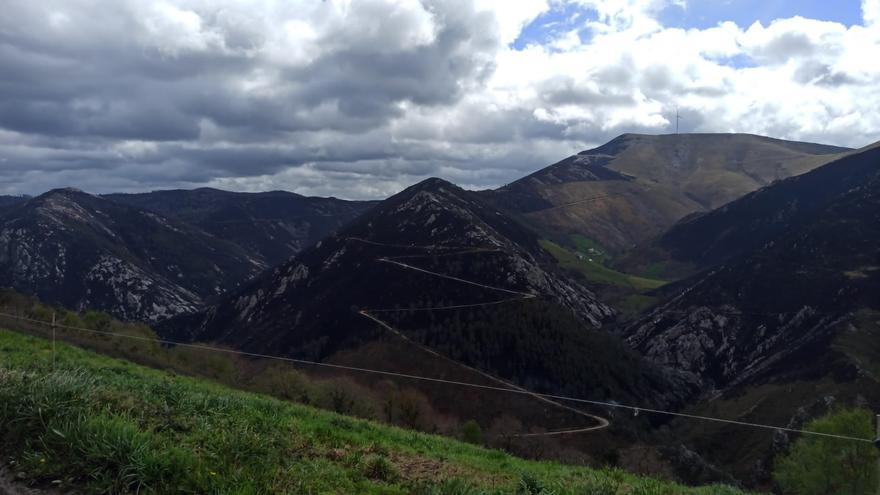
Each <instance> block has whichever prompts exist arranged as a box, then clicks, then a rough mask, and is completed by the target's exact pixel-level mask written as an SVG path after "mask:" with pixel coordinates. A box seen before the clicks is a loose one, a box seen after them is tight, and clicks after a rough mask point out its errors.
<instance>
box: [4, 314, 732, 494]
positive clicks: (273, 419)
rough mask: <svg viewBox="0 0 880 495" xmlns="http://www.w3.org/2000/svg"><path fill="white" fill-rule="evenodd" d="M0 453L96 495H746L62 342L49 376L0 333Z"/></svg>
mask: <svg viewBox="0 0 880 495" xmlns="http://www.w3.org/2000/svg"><path fill="white" fill-rule="evenodd" d="M0 452H3V454H4V456H5V458H4V459H2V461H3V462H7V461H10V460H12V461H14V462H15V470H16V472H20V473H23V475H24V476H25V477H26V478H27V479H30V480H32V481H35V482H37V483H40V482H43V483H50V482H51V481H53V480H60V482H61V484H62V488H63V489H67V490H76V491H78V492H79V491H85V492H94V493H125V492H136V491H139V492H142V493H383V494H398V493H399V494H403V493H425V494H428V493H436V494H444V493H448V494H453V493H454V494H469V493H523V494H537V493H545V494H549V493H555V494H568V493H571V494H574V493H578V494H582V493H596V494H645V495H647V494H737V493H740V492H738V491H736V490H733V489H730V488H727V487H720V486H719V487H704V488H694V489H690V488H684V487H681V486H677V485H673V484H670V483H665V482H659V481H655V480H650V479H640V478H636V477H633V476H630V475H627V474H624V473H622V472H620V471H613V470H589V469H584V468H578V467H572V466H564V465H560V464H556V463H550V462H533V461H525V460H521V459H517V458H515V457H512V456H509V455H507V454H505V453H503V452H500V451H492V450H487V449H484V448H480V447H476V446H472V445H470V444H466V443H462V442H458V441H455V440H451V439H447V438H443V437H438V436H433V435H427V434H422V433H416V432H412V431H408V430H404V429H400V428H395V427H389V426H382V425H379V424H376V423H372V422H369V421H364V420H358V419H353V418H350V417H346V416H341V415H337V414H334V413H330V412H324V411H319V410H317V409H313V408H309V407H306V406H302V405H296V404H291V403H287V402H283V401H279V400H276V399H272V398H268V397H265V396H261V395H257V394H251V393H246V392H240V391H235V390H232V389H229V388H225V387H223V386H220V385H217V384H213V383H209V382H205V381H199V380H196V379H193V378H187V377H181V376H177V375H174V374H170V373H167V372H162V371H158V370H154V369H150V368H144V367H141V366H137V365H134V364H132V363H129V362H126V361H122V360H117V359H112V358H108V357H105V356H101V355H98V354H94V353H91V352H88V351H84V350H81V349H79V348H76V347H71V346H68V345H65V344H58V346H57V361H56V364H55V366H54V368H53V365H52V351H51V343H50V342H48V341H46V340H42V339H39V338H35V337H30V336H24V335H21V334H17V333H13V332H9V331H5V330H0ZM542 487H543V488H542ZM542 490H543V491H542Z"/></svg>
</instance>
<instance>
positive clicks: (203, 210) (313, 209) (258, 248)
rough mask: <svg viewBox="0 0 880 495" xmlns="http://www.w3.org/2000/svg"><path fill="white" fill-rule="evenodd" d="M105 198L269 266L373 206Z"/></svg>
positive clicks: (261, 198) (230, 198) (215, 196)
mask: <svg viewBox="0 0 880 495" xmlns="http://www.w3.org/2000/svg"><path fill="white" fill-rule="evenodd" d="M105 197H107V198H109V199H112V200H113V201H116V202H120V203H125V204H129V205H133V206H137V207H139V208H143V209H146V210H151V211H155V212H157V213H161V214H163V215H166V216H170V217H175V218H177V219H179V220H182V221H184V222H187V223H189V224H192V225H195V226H197V227H199V228H200V229H202V230H204V231H205V232H208V233H211V234H213V235H215V236H217V237H218V238H220V239H226V240H228V241H232V242H234V243H236V244H238V245H239V246H241V247H242V248H243V249H245V250H247V251H248V253H250V254H251V255H252V256H256V257H259V258H261V259H262V261H263V262H264V263H265V264H266V265H269V266H274V265H277V264H279V263H282V262H284V261H286V260H287V259H288V258H290V257H291V256H293V255H295V254H296V253H298V252H300V251H302V250H303V249H304V248H306V247H308V246H311V245H313V244H314V243H316V242H318V241H319V240H321V239H323V238H324V237H326V236H328V235H330V234H332V233H333V232H335V231H337V230H338V229H339V228H341V227H342V226H343V225H345V224H346V223H348V222H350V221H351V220H353V219H354V218H356V217H357V216H358V215H360V214H362V213H363V212H365V211H366V210H368V209H369V208H371V207H372V206H373V205H374V204H375V202H374V201H344V200H341V199H336V198H315V197H306V196H301V195H299V194H294V193H290V192H286V191H271V192H262V193H239V192H230V191H221V190H218V189H210V188H202V189H194V190H182V189H179V190H170V191H153V192H149V193H139V194H110V195H107V196H105Z"/></svg>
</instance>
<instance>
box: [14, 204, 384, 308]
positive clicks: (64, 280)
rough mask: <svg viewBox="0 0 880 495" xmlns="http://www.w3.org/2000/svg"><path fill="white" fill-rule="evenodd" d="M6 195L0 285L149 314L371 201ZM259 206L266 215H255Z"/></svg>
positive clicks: (192, 297) (190, 304)
mask: <svg viewBox="0 0 880 495" xmlns="http://www.w3.org/2000/svg"><path fill="white" fill-rule="evenodd" d="M3 203H4V204H5V206H3V207H2V208H0V284H3V285H4V286H7V287H11V288H15V289H17V290H19V291H22V292H26V293H29V294H34V295H37V296H39V297H40V298H41V299H43V300H44V301H46V302H51V303H58V304H62V305H64V306H67V307H71V308H77V309H86V308H89V309H97V310H101V311H106V312H108V313H110V314H112V315H114V316H116V317H118V318H122V319H125V320H141V321H148V322H155V321H158V320H162V319H165V318H169V317H171V316H174V315H177V314H180V313H185V312H192V311H195V310H197V309H199V308H200V307H201V306H202V305H203V304H204V303H205V302H206V301H208V300H210V299H211V298H214V297H216V296H219V295H220V294H223V293H225V292H227V291H229V290H232V289H234V288H236V287H238V286H240V285H241V284H243V283H244V282H246V281H247V280H248V279H250V278H251V277H253V276H255V275H257V274H258V273H260V272H261V271H263V270H264V269H266V268H268V267H270V266H273V265H274V264H276V263H278V262H280V260H282V259H286V258H287V257H290V256H292V255H293V254H295V253H296V252H298V251H299V250H300V249H302V248H303V247H305V246H308V245H309V244H310V243H313V242H315V241H316V240H317V238H319V237H320V236H322V235H324V234H325V233H327V232H331V231H332V230H333V229H334V228H335V227H336V226H338V225H341V224H343V223H344V222H345V221H346V219H350V218H351V217H353V216H355V215H357V214H358V213H359V212H361V211H363V210H365V209H367V208H369V207H370V206H371V204H372V203H369V202H348V201H341V200H335V199H324V198H305V197H302V196H299V195H295V194H291V193H261V194H240V193H226V192H223V191H215V190H195V191H167V192H156V193H145V194H139V195H109V196H96V195H92V194H88V193H85V192H82V191H79V190H75V189H57V190H52V191H49V192H47V193H45V194H42V195H40V196H37V197H35V198H27V197H11V198H9V200H8V201H4V202H3ZM264 214H266V215H269V214H271V215H272V217H271V219H270V220H268V221H265V222H264V221H261V220H263V219H264V217H262V216H261V215H264ZM220 218H223V219H228V220H223V221H220V220H217V219H220ZM324 218H327V219H329V220H323V219H324ZM316 219H319V220H320V221H316ZM224 222H226V223H224ZM230 230H233V231H235V232H237V233H234V234H233V233H231V232H230Z"/></svg>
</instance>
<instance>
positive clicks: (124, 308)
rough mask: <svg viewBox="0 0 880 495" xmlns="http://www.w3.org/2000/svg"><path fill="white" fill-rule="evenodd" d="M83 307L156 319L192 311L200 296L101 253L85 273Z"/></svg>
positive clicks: (126, 315) (129, 316)
mask: <svg viewBox="0 0 880 495" xmlns="http://www.w3.org/2000/svg"><path fill="white" fill-rule="evenodd" d="M85 283H86V287H87V293H88V294H89V296H88V297H87V298H86V299H84V300H83V301H82V306H83V307H94V306H100V307H106V306H107V305H108V304H111V305H115V306H111V307H110V308H109V310H110V311H111V312H112V313H113V314H115V315H118V316H120V317H121V318H124V319H127V320H146V321H151V322H156V321H160V320H163V319H166V318H170V317H172V316H176V315H179V314H181V313H186V312H191V311H195V310H196V309H197V308H198V306H199V305H200V304H201V302H202V301H201V299H200V298H199V297H198V296H197V295H195V294H193V293H192V292H189V291H187V290H186V289H183V288H181V287H179V286H177V285H175V284H173V283H171V282H169V281H167V280H164V279H161V278H158V277H156V276H154V275H151V274H150V273H148V272H146V271H144V270H142V269H141V268H139V267H137V266H136V265H133V264H131V263H128V262H126V261H123V260H121V259H119V258H116V257H113V256H110V255H104V256H101V258H100V259H99V260H98V263H96V264H95V265H94V266H93V267H92V268H91V269H90V270H89V271H88V272H87V273H86V276H85Z"/></svg>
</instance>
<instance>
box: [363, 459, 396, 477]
mask: <svg viewBox="0 0 880 495" xmlns="http://www.w3.org/2000/svg"><path fill="white" fill-rule="evenodd" d="M361 473H363V475H364V476H366V477H367V478H369V479H371V480H376V481H394V480H396V479H397V478H398V476H399V475H398V472H397V468H396V467H394V464H391V462H389V461H388V459H386V458H385V457H383V456H380V455H369V456H366V457H364V459H363V461H362V464H361Z"/></svg>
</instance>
